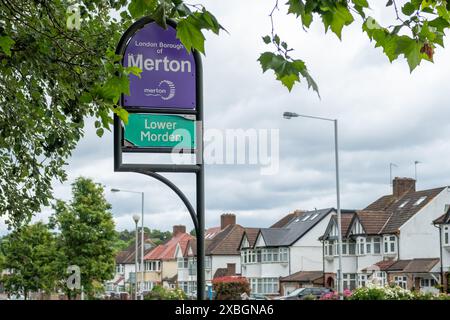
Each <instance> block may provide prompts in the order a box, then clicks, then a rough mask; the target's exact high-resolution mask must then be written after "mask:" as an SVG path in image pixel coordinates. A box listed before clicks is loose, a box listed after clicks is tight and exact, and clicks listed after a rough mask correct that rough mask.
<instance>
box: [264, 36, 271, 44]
mask: <svg viewBox="0 0 450 320" xmlns="http://www.w3.org/2000/svg"><path fill="white" fill-rule="evenodd" d="M263 41H264V43H265V44H269V43H270V42H271V41H272V40H271V39H270V36H265V37H263Z"/></svg>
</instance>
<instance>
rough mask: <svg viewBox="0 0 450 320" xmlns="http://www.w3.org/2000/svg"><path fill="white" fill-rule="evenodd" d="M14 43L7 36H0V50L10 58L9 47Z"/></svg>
mask: <svg viewBox="0 0 450 320" xmlns="http://www.w3.org/2000/svg"><path fill="white" fill-rule="evenodd" d="M14 43H16V42H15V41H14V40H13V39H11V38H10V37H9V36H0V48H1V49H2V51H3V52H4V53H5V54H6V55H7V56H8V57H11V47H12V46H13V45H14Z"/></svg>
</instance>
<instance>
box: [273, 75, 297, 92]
mask: <svg viewBox="0 0 450 320" xmlns="http://www.w3.org/2000/svg"><path fill="white" fill-rule="evenodd" d="M277 80H280V81H281V83H282V84H283V85H284V86H285V87H286V88H287V89H288V90H289V92H290V91H291V90H292V87H294V84H295V82H296V81H299V78H298V75H297V74H294V73H291V74H283V75H278V76H277Z"/></svg>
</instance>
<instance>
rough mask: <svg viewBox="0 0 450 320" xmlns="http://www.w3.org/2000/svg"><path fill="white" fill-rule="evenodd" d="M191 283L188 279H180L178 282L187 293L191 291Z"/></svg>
mask: <svg viewBox="0 0 450 320" xmlns="http://www.w3.org/2000/svg"><path fill="white" fill-rule="evenodd" d="M188 286H189V284H188V282H187V281H180V282H178V288H180V289H181V290H183V291H184V292H185V293H189V292H188V291H189V287H188Z"/></svg>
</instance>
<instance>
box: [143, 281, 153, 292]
mask: <svg viewBox="0 0 450 320" xmlns="http://www.w3.org/2000/svg"><path fill="white" fill-rule="evenodd" d="M154 285H155V284H154V282H152V281H144V291H151V290H152V289H153V287H154Z"/></svg>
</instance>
